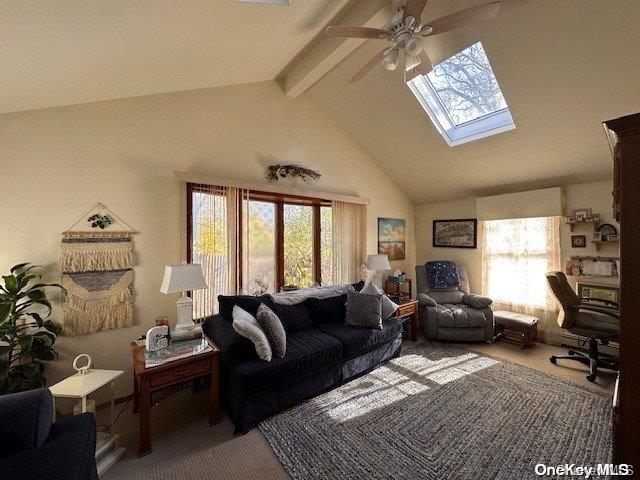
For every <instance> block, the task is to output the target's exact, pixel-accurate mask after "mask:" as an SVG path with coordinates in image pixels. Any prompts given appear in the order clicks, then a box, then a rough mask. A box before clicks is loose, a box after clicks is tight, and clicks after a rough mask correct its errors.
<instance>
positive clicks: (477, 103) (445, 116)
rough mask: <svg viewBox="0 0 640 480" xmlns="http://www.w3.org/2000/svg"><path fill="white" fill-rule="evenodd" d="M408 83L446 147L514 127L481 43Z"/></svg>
mask: <svg viewBox="0 0 640 480" xmlns="http://www.w3.org/2000/svg"><path fill="white" fill-rule="evenodd" d="M408 85H409V88H410V89H411V91H412V92H413V94H414V95H415V96H416V98H417V99H418V101H419V102H420V104H421V105H422V106H423V108H424V109H425V110H426V112H427V114H428V115H429V117H430V118H431V121H432V122H433V123H434V125H435V126H436V128H437V129H438V131H439V132H440V134H441V135H442V136H443V137H444V139H445V141H446V142H447V144H449V146H455V145H460V144H462V143H466V142H470V141H472V140H477V139H480V138H484V137H487V136H490V135H493V134H496V133H500V132H504V131H507V130H512V129H514V128H516V126H515V124H514V122H513V118H512V116H511V112H510V111H509V108H508V106H507V102H506V101H505V99H504V96H503V95H502V91H501V90H500V86H499V85H498V81H497V80H496V77H495V75H494V74H493V70H492V69H491V65H490V64H489V59H488V58H487V55H486V53H485V51H484V48H483V47H482V43H480V42H478V43H476V44H474V45H471V46H470V47H469V48H467V49H465V50H463V51H461V52H460V53H457V54H455V55H454V56H453V57H451V58H449V59H447V60H445V61H444V62H442V63H440V64H438V65H436V66H435V67H434V68H433V71H431V72H430V73H429V74H428V75H421V76H419V77H416V78H414V79H413V80H411V81H410V82H408Z"/></svg>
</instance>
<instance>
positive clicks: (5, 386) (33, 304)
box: [0, 263, 64, 394]
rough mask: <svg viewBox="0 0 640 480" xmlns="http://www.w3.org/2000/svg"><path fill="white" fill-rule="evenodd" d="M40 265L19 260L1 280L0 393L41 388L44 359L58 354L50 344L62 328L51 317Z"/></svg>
mask: <svg viewBox="0 0 640 480" xmlns="http://www.w3.org/2000/svg"><path fill="white" fill-rule="evenodd" d="M39 268H40V267H38V266H36V265H30V264H28V263H21V264H19V265H16V266H14V267H13V268H12V269H11V272H10V274H9V275H4V276H3V277H2V282H0V394H6V393H14V392H20V391H23V390H30V389H33V388H40V387H43V386H44V385H45V383H46V378H45V377H44V367H45V364H44V362H46V361H50V360H54V359H55V358H56V357H57V353H56V351H55V350H54V349H53V344H54V343H55V341H56V339H57V338H58V336H59V335H60V333H61V331H62V327H61V326H60V325H59V324H58V323H56V322H53V321H51V320H48V317H49V315H50V314H51V302H50V301H49V300H48V299H47V296H46V294H45V289H47V288H49V287H55V288H60V289H62V290H64V288H63V287H62V286H61V285H59V284H57V283H42V282H41V281H40V279H41V275H39V274H37V273H35V271H37V269H39Z"/></svg>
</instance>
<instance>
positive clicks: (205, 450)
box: [98, 342, 615, 480]
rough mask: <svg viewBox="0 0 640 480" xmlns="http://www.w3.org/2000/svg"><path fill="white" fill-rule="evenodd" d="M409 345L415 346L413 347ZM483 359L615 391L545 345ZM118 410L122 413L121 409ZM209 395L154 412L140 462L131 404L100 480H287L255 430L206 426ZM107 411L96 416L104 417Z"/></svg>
mask: <svg viewBox="0 0 640 480" xmlns="http://www.w3.org/2000/svg"><path fill="white" fill-rule="evenodd" d="M409 343H411V342H409ZM466 347H467V348H470V349H472V350H475V351H477V352H479V353H483V354H485V355H490V356H494V357H499V358H503V359H505V360H507V361H510V362H515V363H519V364H521V365H525V366H528V367H530V368H533V369H536V370H539V371H542V372H545V373H549V374H551V375H555V376H558V377H560V378H563V379H565V380H568V381H572V382H574V383H577V384H579V385H582V386H583V387H586V388H590V389H596V390H605V391H612V390H613V385H614V382H615V374H614V373H613V372H607V371H602V372H601V373H600V374H599V377H598V381H597V383H595V384H591V383H589V382H588V381H587V380H586V379H585V375H586V367H584V366H583V365H581V364H579V363H577V362H570V361H565V362H562V361H560V362H559V364H558V365H552V364H551V363H550V362H549V356H551V355H554V354H555V355H563V354H566V349H565V348H561V347H552V346H548V345H544V344H541V343H537V344H535V345H534V346H533V347H532V348H529V349H526V350H521V349H520V348H519V347H518V346H516V345H512V344H508V343H506V342H497V343H494V344H474V345H466ZM116 411H119V409H117V410H116ZM206 412H207V395H206V392H200V393H195V394H194V393H192V392H191V391H190V390H186V391H182V392H179V393H176V394H174V395H172V396H171V397H169V398H166V399H165V400H164V401H163V402H162V403H161V404H160V405H157V406H154V407H153V408H152V409H151V439H152V445H153V452H152V453H151V454H149V455H147V456H145V457H142V458H137V456H136V453H135V452H136V447H137V432H138V429H137V421H138V417H137V415H132V413H131V405H127V406H126V408H125V410H124V411H123V412H122V414H121V415H120V418H119V419H118V422H117V424H116V431H117V432H118V433H119V434H120V435H121V438H122V444H123V445H124V446H126V447H127V455H126V456H125V457H124V458H123V459H121V460H120V461H119V462H118V463H117V464H116V465H115V466H113V467H112V468H111V469H110V470H109V471H108V472H107V473H106V474H105V475H104V476H103V477H102V478H103V479H105V480H115V479H126V480H134V479H135V480H164V479H167V480H180V479H194V480H204V479H225V480H226V479H231V480H233V479H238V480H240V479H242V480H252V479H256V480H258V479H260V480H263V479H285V478H289V476H288V474H287V473H286V472H285V470H284V469H283V467H282V465H281V464H280V463H279V462H278V460H277V459H276V457H275V455H274V453H273V452H272V450H271V448H270V447H269V445H268V443H267V441H266V440H265V438H264V437H263V436H262V434H261V433H260V432H259V431H258V430H257V429H253V430H252V431H250V432H249V433H247V434H246V435H239V436H234V435H233V425H232V424H231V422H230V421H229V419H228V418H226V417H225V419H224V420H223V422H222V423H221V424H218V425H216V426H214V427H210V426H209V424H208V423H207V413H206ZM105 413H106V412H99V413H98V421H99V423H100V420H101V418H100V416H101V415H102V414H105Z"/></svg>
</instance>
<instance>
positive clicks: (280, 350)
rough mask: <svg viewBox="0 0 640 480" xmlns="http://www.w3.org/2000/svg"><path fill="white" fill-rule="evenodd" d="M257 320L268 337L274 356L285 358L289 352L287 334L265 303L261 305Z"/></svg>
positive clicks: (276, 316)
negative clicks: (287, 351)
mask: <svg viewBox="0 0 640 480" xmlns="http://www.w3.org/2000/svg"><path fill="white" fill-rule="evenodd" d="M256 320H258V324H259V325H260V327H262V331H263V332H264V333H265V335H266V336H267V339H268V340H269V343H270V344H271V349H272V350H273V354H274V355H276V356H277V357H280V358H282V357H284V354H285V351H286V350H287V334H286V333H285V331H284V327H283V326H282V322H281V321H280V318H278V315H276V314H275V313H274V312H273V310H271V309H270V308H269V307H267V306H266V305H265V304H264V303H261V304H260V306H259V307H258V312H257V313H256Z"/></svg>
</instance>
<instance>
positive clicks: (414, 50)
mask: <svg viewBox="0 0 640 480" xmlns="http://www.w3.org/2000/svg"><path fill="white" fill-rule="evenodd" d="M404 51H405V53H406V54H407V55H411V56H412V57H417V56H418V55H420V52H422V39H421V38H420V37H419V36H417V35H412V36H411V37H409V39H408V40H407V41H406V43H405V44H404Z"/></svg>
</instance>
